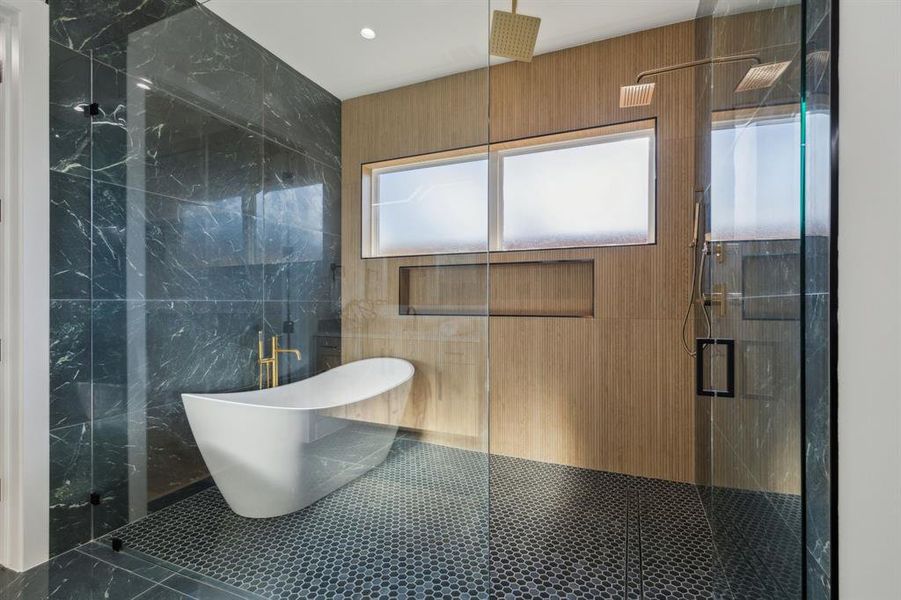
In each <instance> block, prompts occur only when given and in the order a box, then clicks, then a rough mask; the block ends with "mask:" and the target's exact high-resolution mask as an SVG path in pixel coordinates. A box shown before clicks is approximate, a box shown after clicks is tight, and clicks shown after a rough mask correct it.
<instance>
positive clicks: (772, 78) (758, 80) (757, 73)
mask: <svg viewBox="0 0 901 600" xmlns="http://www.w3.org/2000/svg"><path fill="white" fill-rule="evenodd" d="M790 64H791V61H790V60H787V61H785V62H776V63H768V64H765V65H756V66H754V67H751V68H750V69H748V72H747V73H745V76H744V77H742V78H741V81H739V82H738V87H736V88H735V91H736V92H748V91H751V90H762V89H765V88H768V87H771V86H772V85H773V84H774V83H776V81H777V80H778V79H779V78H780V77H782V74H783V73H785V70H786V69H787V68H788V65H790Z"/></svg>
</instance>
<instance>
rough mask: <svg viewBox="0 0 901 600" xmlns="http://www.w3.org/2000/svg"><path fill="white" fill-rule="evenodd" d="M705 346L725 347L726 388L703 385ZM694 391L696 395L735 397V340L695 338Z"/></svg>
mask: <svg viewBox="0 0 901 600" xmlns="http://www.w3.org/2000/svg"><path fill="white" fill-rule="evenodd" d="M707 346H725V347H726V389H725V390H717V389H715V388H714V389H708V388H705V387H704V349H705V348H706V347H707ZM695 393H696V394H697V395H698V396H717V397H719V398H734V397H735V340H730V339H720V338H698V339H697V340H695Z"/></svg>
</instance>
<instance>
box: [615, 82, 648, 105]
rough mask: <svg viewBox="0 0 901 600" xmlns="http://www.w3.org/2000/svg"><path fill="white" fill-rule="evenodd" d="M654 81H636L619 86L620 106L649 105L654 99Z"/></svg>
mask: <svg viewBox="0 0 901 600" xmlns="http://www.w3.org/2000/svg"><path fill="white" fill-rule="evenodd" d="M655 86H656V84H654V83H636V84H635V85H624V86H622V87H621V88H619V107H620V108H634V107H636V106H648V105H649V104H650V103H651V101H653V100H654V87H655Z"/></svg>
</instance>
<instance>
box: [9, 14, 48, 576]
mask: <svg viewBox="0 0 901 600" xmlns="http://www.w3.org/2000/svg"><path fill="white" fill-rule="evenodd" d="M0 17H2V19H3V20H4V21H5V22H6V24H7V25H12V28H11V29H9V30H8V31H7V32H6V33H9V32H16V33H17V36H16V35H14V36H12V37H9V39H12V40H13V42H12V47H13V48H16V49H17V51H13V52H12V53H11V55H10V56H7V57H5V60H6V63H5V64H4V65H3V70H4V73H3V77H4V83H3V86H4V96H5V98H4V100H5V101H6V103H7V105H6V106H5V107H4V114H3V115H2V117H3V119H4V121H3V128H2V129H3V132H4V136H5V142H6V143H7V144H8V146H9V152H7V155H6V156H5V157H4V161H5V162H6V161H8V162H7V164H8V165H10V167H9V168H6V167H4V174H3V175H4V176H3V178H2V182H0V183H2V185H3V187H4V190H3V196H4V198H3V219H4V222H3V228H4V231H3V234H4V235H3V242H4V248H3V249H2V253H3V256H2V258H4V259H7V258H8V257H11V261H10V263H11V264H4V270H3V278H4V281H3V288H4V290H5V292H9V293H8V294H5V295H4V297H3V302H2V303H0V304H2V310H3V311H4V314H3V317H4V325H5V329H6V331H5V332H4V339H3V347H4V348H3V349H4V352H3V370H4V373H3V375H4V377H3V381H2V382H0V385H3V386H4V388H3V399H4V402H3V405H2V414H0V436H2V439H0V443H2V446H0V460H2V462H0V465H2V477H3V489H2V497H0V521H2V523H0V526H2V530H0V554H2V556H0V560H2V561H3V563H4V564H5V565H7V566H9V567H10V568H13V569H15V570H24V569H26V568H28V567H30V566H33V565H35V564H38V563H40V562H43V561H44V560H46V558H47V542H48V518H49V517H48V514H49V492H48V487H49V483H48V482H49V476H48V471H49V449H48V446H49V439H48V426H49V406H48V404H49V369H48V365H49V359H48V355H49V349H48V347H49V318H50V300H49V298H50V289H49V286H50V283H49V280H50V274H49V268H50V267H49V260H50V252H49V236H50V227H49V223H50V201H49V197H50V192H49V168H50V167H49V162H50V156H49V137H50V134H49V40H48V30H49V26H48V14H47V6H46V5H45V4H44V2H43V1H42V0H0ZM16 37H17V38H18V44H16V43H15V39H16Z"/></svg>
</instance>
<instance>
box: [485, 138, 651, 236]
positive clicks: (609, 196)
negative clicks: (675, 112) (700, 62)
mask: <svg viewBox="0 0 901 600" xmlns="http://www.w3.org/2000/svg"><path fill="white" fill-rule="evenodd" d="M654 152H655V150H654V132H653V131H652V130H648V131H639V132H634V133H629V134H625V135H612V136H604V137H594V138H588V139H583V140H579V141H577V142H570V143H566V144H555V145H547V146H537V147H532V148H526V149H518V150H516V151H513V152H509V153H502V154H501V157H500V162H501V169H502V185H501V201H500V213H499V223H500V224H499V227H498V229H499V237H500V248H499V249H501V250H526V249H537V248H567V247H576V246H615V245H624V244H648V243H653V241H654V216H655V215H654V191H655V189H654V188H655V172H654Z"/></svg>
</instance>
